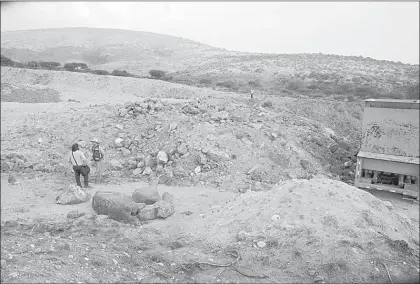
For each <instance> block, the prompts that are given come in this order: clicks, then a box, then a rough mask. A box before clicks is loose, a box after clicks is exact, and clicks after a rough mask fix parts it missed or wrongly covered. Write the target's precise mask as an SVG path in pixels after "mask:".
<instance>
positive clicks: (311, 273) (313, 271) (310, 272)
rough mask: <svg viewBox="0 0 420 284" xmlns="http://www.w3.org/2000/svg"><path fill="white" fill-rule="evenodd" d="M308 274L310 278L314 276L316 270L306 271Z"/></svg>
mask: <svg viewBox="0 0 420 284" xmlns="http://www.w3.org/2000/svg"><path fill="white" fill-rule="evenodd" d="M308 274H309V275H310V276H314V275H315V274H316V270H315V269H308Z"/></svg>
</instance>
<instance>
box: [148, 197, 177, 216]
mask: <svg viewBox="0 0 420 284" xmlns="http://www.w3.org/2000/svg"><path fill="white" fill-rule="evenodd" d="M153 206H154V207H155V208H157V214H156V216H157V217H158V218H162V219H166V218H168V217H169V216H171V215H173V214H174V213H175V207H174V205H173V204H172V203H170V202H166V201H164V200H159V201H158V202H156V203H155V204H153Z"/></svg>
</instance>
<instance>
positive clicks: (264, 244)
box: [257, 241, 267, 248]
mask: <svg viewBox="0 0 420 284" xmlns="http://www.w3.org/2000/svg"><path fill="white" fill-rule="evenodd" d="M266 245H267V244H266V243H265V242H263V241H259V242H257V247H259V248H264V247H265V246H266Z"/></svg>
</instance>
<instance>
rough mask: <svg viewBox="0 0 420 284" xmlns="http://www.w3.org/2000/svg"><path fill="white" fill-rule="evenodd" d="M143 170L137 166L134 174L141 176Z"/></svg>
mask: <svg viewBox="0 0 420 284" xmlns="http://www.w3.org/2000/svg"><path fill="white" fill-rule="evenodd" d="M142 172H143V169H142V168H137V169H135V170H134V171H133V176H139V175H141V174H142Z"/></svg>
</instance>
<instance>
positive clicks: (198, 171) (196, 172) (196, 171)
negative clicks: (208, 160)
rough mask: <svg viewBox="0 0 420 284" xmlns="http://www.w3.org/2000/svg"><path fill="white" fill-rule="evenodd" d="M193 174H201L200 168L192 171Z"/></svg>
mask: <svg viewBox="0 0 420 284" xmlns="http://www.w3.org/2000/svg"><path fill="white" fill-rule="evenodd" d="M194 172H195V174H199V173H201V167H200V166H197V167H196V168H195V169H194Z"/></svg>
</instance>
